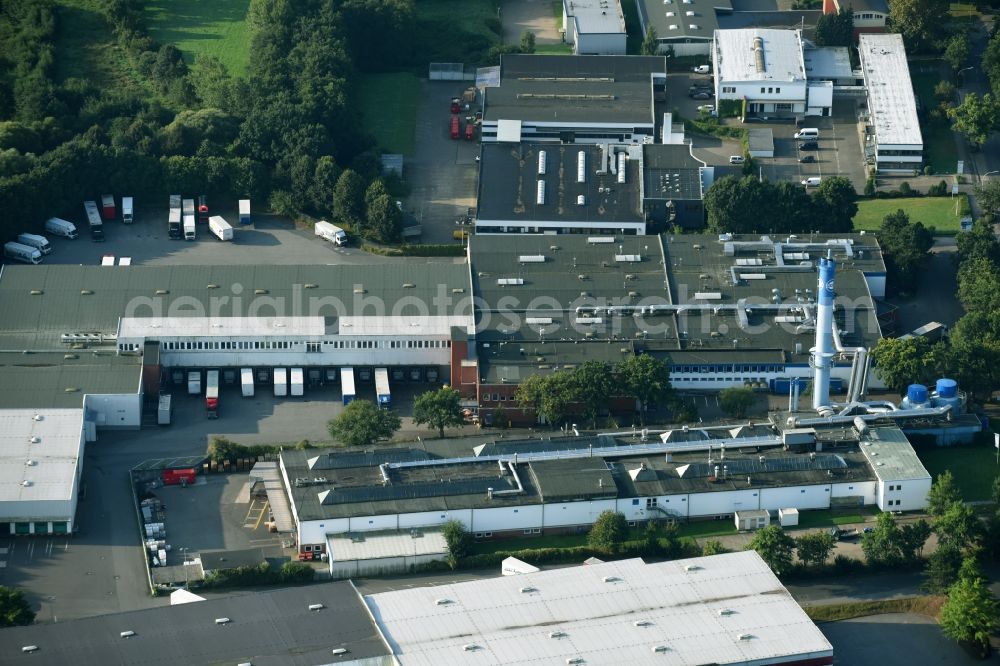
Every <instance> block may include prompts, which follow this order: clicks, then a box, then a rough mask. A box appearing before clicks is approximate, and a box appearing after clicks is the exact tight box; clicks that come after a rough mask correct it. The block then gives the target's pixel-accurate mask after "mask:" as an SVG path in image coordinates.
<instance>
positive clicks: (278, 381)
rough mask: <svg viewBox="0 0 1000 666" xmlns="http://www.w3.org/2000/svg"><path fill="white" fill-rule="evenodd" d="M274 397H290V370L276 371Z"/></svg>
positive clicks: (280, 369)
mask: <svg viewBox="0 0 1000 666" xmlns="http://www.w3.org/2000/svg"><path fill="white" fill-rule="evenodd" d="M274 395H275V397H278V398H283V397H285V396H286V395H288V370H287V369H285V368H275V369H274Z"/></svg>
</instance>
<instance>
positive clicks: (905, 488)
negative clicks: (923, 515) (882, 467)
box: [877, 476, 931, 511]
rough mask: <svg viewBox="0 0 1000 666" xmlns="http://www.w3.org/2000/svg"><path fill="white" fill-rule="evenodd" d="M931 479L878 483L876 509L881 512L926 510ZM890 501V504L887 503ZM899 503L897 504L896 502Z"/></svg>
mask: <svg viewBox="0 0 1000 666" xmlns="http://www.w3.org/2000/svg"><path fill="white" fill-rule="evenodd" d="M930 490H931V478H930V477H929V476H928V477H927V478H926V479H904V480H902V481H879V482H878V489H877V492H878V502H877V504H878V508H879V509H881V510H882V511H916V510H918V509H925V508H927V493H928V492H930ZM890 501H892V504H889V502H890ZM897 501H899V504H896V502H897Z"/></svg>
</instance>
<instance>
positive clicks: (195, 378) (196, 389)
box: [188, 370, 201, 395]
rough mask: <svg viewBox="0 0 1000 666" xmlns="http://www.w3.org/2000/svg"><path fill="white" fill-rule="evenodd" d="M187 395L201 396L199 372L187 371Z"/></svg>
mask: <svg viewBox="0 0 1000 666" xmlns="http://www.w3.org/2000/svg"><path fill="white" fill-rule="evenodd" d="M188 395H201V370H189V371H188Z"/></svg>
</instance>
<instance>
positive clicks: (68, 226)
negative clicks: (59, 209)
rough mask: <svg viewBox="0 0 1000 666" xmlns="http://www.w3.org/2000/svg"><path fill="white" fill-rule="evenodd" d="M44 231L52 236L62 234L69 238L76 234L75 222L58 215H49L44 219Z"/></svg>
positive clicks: (74, 236)
mask: <svg viewBox="0 0 1000 666" xmlns="http://www.w3.org/2000/svg"><path fill="white" fill-rule="evenodd" d="M45 231H46V232H47V233H50V234H52V235H53V236H62V237H63V238H68V239H70V240H73V239H75V238H77V236H78V234H77V231H76V225H75V224H73V223H72V222H69V221H68V220H63V219H60V218H58V217H50V218H49V219H47V220H46V221H45Z"/></svg>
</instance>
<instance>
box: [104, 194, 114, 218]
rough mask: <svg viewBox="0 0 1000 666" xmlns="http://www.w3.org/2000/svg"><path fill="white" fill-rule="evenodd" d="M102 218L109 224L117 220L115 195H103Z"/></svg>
mask: <svg viewBox="0 0 1000 666" xmlns="http://www.w3.org/2000/svg"><path fill="white" fill-rule="evenodd" d="M101 217H103V218H104V220H105V221H107V222H110V221H112V220H114V219H115V195H113V194H102V195H101Z"/></svg>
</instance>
